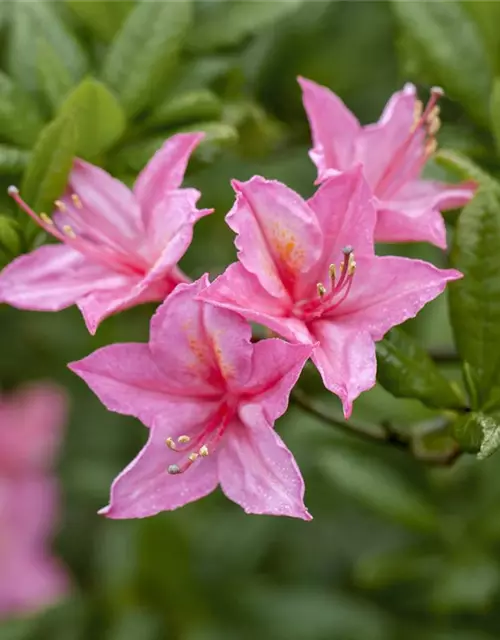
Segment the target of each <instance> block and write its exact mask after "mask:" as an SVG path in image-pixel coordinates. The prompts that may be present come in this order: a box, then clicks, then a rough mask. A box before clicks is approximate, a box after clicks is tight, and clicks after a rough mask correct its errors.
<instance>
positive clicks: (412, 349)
mask: <svg viewBox="0 0 500 640" xmlns="http://www.w3.org/2000/svg"><path fill="white" fill-rule="evenodd" d="M377 379H378V381H379V382H380V383H381V384H382V386H383V387H384V388H385V389H387V391H389V392H390V393H392V395H393V396H396V398H417V399H418V400H420V401H421V402H423V403H424V404H425V405H427V406H429V407H434V408H438V409H439V408H448V409H456V408H460V407H463V406H464V401H463V400H462V398H461V397H460V395H459V392H458V391H457V390H456V389H455V388H454V387H453V386H452V385H451V383H450V382H448V380H447V379H446V378H445V377H444V376H443V375H442V373H441V372H440V371H439V369H438V367H437V366H436V365H435V364H434V362H433V361H432V359H431V358H430V357H429V355H428V354H427V352H426V351H425V349H423V348H422V347H421V346H420V345H419V344H418V342H417V341H416V340H414V339H413V338H412V337H410V336H409V335H408V334H407V333H405V332H404V331H403V330H402V329H393V330H392V331H391V332H390V333H389V334H388V335H387V336H386V337H385V338H384V340H382V341H381V342H379V343H378V344H377Z"/></svg>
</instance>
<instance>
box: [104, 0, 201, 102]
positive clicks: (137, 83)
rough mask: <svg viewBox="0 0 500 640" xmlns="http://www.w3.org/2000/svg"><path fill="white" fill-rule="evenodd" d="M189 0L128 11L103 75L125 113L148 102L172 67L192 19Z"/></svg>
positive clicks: (142, 4)
mask: <svg viewBox="0 0 500 640" xmlns="http://www.w3.org/2000/svg"><path fill="white" fill-rule="evenodd" d="M191 15H192V7H191V1H190V0H183V1H182V2H146V1H145V0H142V1H141V2H139V3H138V4H137V6H136V7H135V8H134V10H133V11H132V12H131V13H130V14H129V16H128V18H127V20H126V21H125V23H124V25H123V27H122V29H121V30H120V32H119V33H118V35H117V36H116V38H115V40H114V41H113V43H112V45H111V47H110V49H109V51H108V54H107V56H106V59H105V60H104V65H103V70H102V76H103V78H104V80H105V82H106V83H107V84H109V85H110V86H111V87H112V88H113V89H114V90H115V91H116V93H117V94H118V96H119V97H120V100H121V102H122V104H123V106H124V107H125V110H126V112H127V114H128V115H133V114H136V113H138V112H140V111H142V110H143V109H144V108H145V107H147V106H149V105H151V104H152V103H153V102H154V100H155V97H156V94H157V92H158V90H163V89H164V87H165V84H166V82H167V81H168V79H169V78H170V76H171V74H172V72H173V71H174V70H175V66H176V64H177V60H178V55H179V52H180V49H181V46H182V44H183V41H184V37H185V35H186V32H187V29H188V27H189V25H190V22H191Z"/></svg>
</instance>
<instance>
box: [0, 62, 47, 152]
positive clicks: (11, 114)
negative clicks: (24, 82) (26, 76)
mask: <svg viewBox="0 0 500 640" xmlns="http://www.w3.org/2000/svg"><path fill="white" fill-rule="evenodd" d="M42 127H43V120H42V117H41V115H40V112H39V111H38V108H37V105H36V102H35V101H34V100H32V99H31V98H30V96H29V95H28V94H26V93H24V91H23V90H22V89H21V88H20V87H18V86H17V85H16V84H15V83H14V81H13V80H12V79H11V78H9V76H7V75H6V74H5V73H2V72H1V71H0V135H2V137H4V138H6V139H7V140H10V141H11V142H14V143H15V144H19V145H21V146H23V147H30V146H31V145H32V144H33V143H34V142H35V140H36V138H37V136H38V134H39V132H40V130H41V129H42Z"/></svg>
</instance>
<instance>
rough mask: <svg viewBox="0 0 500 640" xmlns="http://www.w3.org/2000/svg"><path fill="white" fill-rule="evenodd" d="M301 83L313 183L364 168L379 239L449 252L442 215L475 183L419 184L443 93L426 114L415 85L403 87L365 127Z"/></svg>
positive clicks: (322, 90)
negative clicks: (427, 244) (421, 243)
mask: <svg viewBox="0 0 500 640" xmlns="http://www.w3.org/2000/svg"><path fill="white" fill-rule="evenodd" d="M299 83H300V85H301V87H302V91H303V100H304V107H305V110H306V113H307V117H308V119H309V123H310V126H311V132H312V139H313V144H314V147H313V149H312V150H311V151H310V154H309V155H310V156H311V159H312V160H313V162H314V164H315V165H316V167H317V169H318V182H322V181H323V180H324V179H326V178H327V177H328V176H330V175H332V174H335V173H337V172H340V171H345V170H347V169H350V168H352V167H353V166H354V165H356V164H358V163H359V164H361V165H362V166H363V172H364V175H365V178H366V180H367V181H368V184H369V185H370V187H371V188H372V191H373V193H374V195H375V197H376V206H377V214H378V215H377V226H376V230H375V237H376V240H377V241H381V242H415V241H427V242H431V243H433V244H435V245H437V246H438V247H441V248H446V229H445V225H444V221H443V218H442V216H441V214H440V211H442V210H444V209H452V208H454V207H461V206H463V205H464V204H466V203H467V202H468V201H469V200H470V199H471V198H472V196H473V195H474V191H475V187H476V185H475V183H473V182H465V183H462V184H445V183H441V182H437V181H433V180H422V179H421V178H420V175H421V173H422V170H423V168H424V166H425V164H426V162H427V160H428V159H429V157H430V156H431V155H432V154H433V153H434V151H435V149H436V139H435V135H436V133H437V131H438V129H439V126H440V120H439V107H438V106H437V101H438V99H439V97H440V96H441V95H442V89H439V88H438V87H435V88H433V89H431V97H430V99H429V102H428V103H427V105H426V106H425V108H424V107H423V105H422V103H421V102H420V100H418V99H417V94H416V89H415V87H414V86H413V85H412V84H406V85H405V86H404V88H403V89H402V91H398V92H396V93H394V95H393V96H392V97H391V98H390V100H389V102H388V103H387V105H386V107H385V109H384V112H383V113H382V116H381V118H380V120H379V121H378V122H377V123H375V124H369V125H367V126H364V127H363V126H361V125H360V123H359V122H358V120H357V118H356V117H355V116H354V115H353V114H352V113H351V111H349V109H348V108H347V107H346V106H345V104H344V103H343V102H342V100H341V99H340V98H339V97H338V96H336V95H335V94H334V93H333V92H332V91H330V90H329V89H327V88H326V87H322V86H320V85H318V84H316V83H315V82H312V81H311V80H306V79H305V78H299Z"/></svg>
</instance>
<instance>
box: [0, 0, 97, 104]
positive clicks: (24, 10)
mask: <svg viewBox="0 0 500 640" xmlns="http://www.w3.org/2000/svg"><path fill="white" fill-rule="evenodd" d="M40 39H43V40H46V41H47V43H49V46H50V47H52V49H53V50H54V55H55V56H57V57H58V58H59V60H60V62H62V63H63V64H64V66H65V68H66V69H67V71H68V74H69V76H70V77H71V79H72V81H73V84H76V83H77V82H78V81H79V80H80V78H81V77H82V76H83V75H84V74H85V72H86V71H87V68H88V61H87V57H86V53H85V51H84V50H83V48H82V47H81V45H80V44H79V42H78V40H77V39H76V38H75V37H74V36H73V34H72V33H70V32H69V31H68V29H67V28H66V25H65V24H64V23H63V22H62V20H61V19H60V17H59V15H58V13H57V11H56V10H55V8H54V7H53V6H52V5H51V4H50V3H48V2H40V1H39V2H16V3H13V11H12V24H11V33H10V37H9V47H8V51H7V70H8V71H9V73H10V74H11V75H12V77H13V78H14V79H15V80H16V81H17V82H18V83H19V84H20V85H21V86H22V87H23V88H24V89H26V90H27V91H31V92H37V91H38V90H39V89H40V75H39V70H38V62H39V61H38V56H39V42H40Z"/></svg>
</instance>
